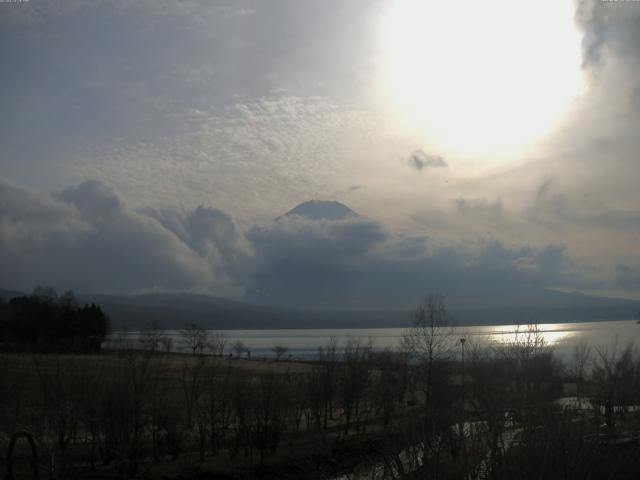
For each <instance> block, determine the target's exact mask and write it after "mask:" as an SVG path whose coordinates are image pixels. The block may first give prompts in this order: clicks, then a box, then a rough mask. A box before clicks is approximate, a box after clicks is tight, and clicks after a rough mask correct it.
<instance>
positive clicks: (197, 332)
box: [180, 323, 209, 355]
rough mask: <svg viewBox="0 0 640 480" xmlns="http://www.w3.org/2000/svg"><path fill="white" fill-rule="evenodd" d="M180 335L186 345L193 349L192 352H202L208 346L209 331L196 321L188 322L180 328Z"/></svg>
mask: <svg viewBox="0 0 640 480" xmlns="http://www.w3.org/2000/svg"><path fill="white" fill-rule="evenodd" d="M180 336H181V337H182V341H183V342H184V344H185V346H186V347H187V348H188V349H189V350H191V353H192V354H193V355H195V354H196V353H199V354H202V353H203V351H204V349H205V347H206V346H207V339H208V337H209V335H208V332H207V331H206V330H205V329H204V328H202V326H200V325H198V324H196V323H188V324H186V325H185V326H184V328H183V329H182V330H180Z"/></svg>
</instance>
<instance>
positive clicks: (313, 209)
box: [284, 200, 358, 220]
mask: <svg viewBox="0 0 640 480" xmlns="http://www.w3.org/2000/svg"><path fill="white" fill-rule="evenodd" d="M292 215H299V216H301V217H304V218H307V219H309V220H345V219H348V218H357V217H358V214H357V213H355V212H354V211H353V210H351V209H350V208H349V207H347V206H346V205H344V204H342V203H340V202H335V201H322V200H309V201H308V202H303V203H301V204H300V205H298V206H297V207H295V208H292V209H291V210H289V211H288V212H287V213H285V215H284V216H285V217H290V216H292Z"/></svg>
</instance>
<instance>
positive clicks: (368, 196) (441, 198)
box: [0, 0, 640, 307]
mask: <svg viewBox="0 0 640 480" xmlns="http://www.w3.org/2000/svg"><path fill="white" fill-rule="evenodd" d="M0 60H1V61H2V75H1V82H2V89H1V90H0V112H1V113H0V264H2V265H3V268H2V269H0V287H2V288H9V289H23V290H31V289H32V288H33V287H35V286H36V285H39V284H44V285H52V286H54V287H56V288H58V289H60V290H65V289H74V290H75V291H77V292H92V293H98V292H99V293H114V294H116V293H117V294H129V293H141V292H150V291H171V292H173V291H176V292H177V291H188V292H198V293H207V294H211V295H216V296H221V297H228V298H235V299H242V300H248V301H255V302H267V303H275V304H294V305H307V306H308V305H313V306H327V305H331V306H349V307H361V306H364V305H367V306H378V305H380V306H388V305H406V304H408V303H411V302H415V301H416V300H417V299H419V298H420V296H422V295H424V294H426V293H428V292H434V291H438V292H444V293H445V295H449V296H451V297H453V298H456V299H458V300H460V301H461V302H464V301H467V302H471V303H476V304H479V303H482V301H483V299H485V300H486V299H489V298H492V299H499V298H501V297H510V296H522V297H526V296H527V295H528V292H531V291H537V290H539V289H541V288H547V289H556V290H562V291H580V292H585V293H591V294H596V295H603V296H615V297H624V298H632V299H640V188H638V184H639V183H640V168H639V167H640V164H639V160H638V153H637V152H639V151H640V148H639V147H640V135H638V133H640V130H639V129H638V125H640V88H639V85H640V83H639V82H640V80H639V79H640V4H639V3H637V2H603V1H593V0H585V1H571V0H566V1H563V0H538V1H536V2H531V1H526V2H525V1H513V0H511V1H506V0H487V1H485V2H477V1H471V0H460V1H457V2H441V1H427V0H327V1H323V2H319V1H312V0H269V1H264V0H261V1H242V0H228V1H213V0H212V1H205V0H181V1H175V0H92V1H80V0H29V1H23V2H16V3H13V2H11V3H0ZM309 200H321V201H337V202H340V203H342V204H344V205H345V206H347V207H348V208H349V209H351V210H352V211H353V212H355V214H354V215H346V216H344V217H340V218H333V217H332V218H323V217H322V215H320V217H313V218H312V217H309V216H305V215H285V214H286V212H288V211H290V210H291V209H293V208H294V207H296V205H298V204H300V203H302V202H305V201H309ZM321 208H330V206H329V204H324V206H321ZM496 301H498V300H496Z"/></svg>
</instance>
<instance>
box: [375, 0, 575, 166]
mask: <svg viewBox="0 0 640 480" xmlns="http://www.w3.org/2000/svg"><path fill="white" fill-rule="evenodd" d="M390 2H391V3H390V5H389V8H388V9H387V10H386V11H385V12H384V14H383V16H382V24H381V27H382V37H381V38H382V64H381V68H380V73H381V78H380V80H381V82H382V83H381V85H382V88H383V91H384V95H385V97H386V98H387V101H388V104H390V105H391V107H392V109H393V111H394V113H395V114H396V118H398V119H399V121H400V122H402V124H403V125H404V127H406V128H409V129H411V130H412V131H414V132H415V133H417V134H419V135H420V137H421V138H424V139H425V142H426V143H427V144H428V145H431V146H432V147H434V148H437V149H439V150H440V151H442V152H446V153H449V154H458V155H461V156H468V157H477V156H487V155H491V156H496V155H497V156H500V155H509V154H513V153H514V152H518V151H522V150H523V149H524V148H526V147H527V146H528V145H531V144H532V143H533V142H534V141H535V140H538V139H540V138H541V137H542V136H543V135H544V134H545V133H548V132H549V131H550V130H551V129H552V128H553V127H554V126H555V125H556V124H557V122H558V121H559V120H560V118H561V116H562V114H563V113H564V112H565V110H566V109H567V106H568V104H569V102H570V101H571V100H572V99H573V98H575V97H576V96H578V95H580V94H581V93H582V91H583V89H584V84H583V78H582V71H581V61H582V56H581V41H582V35H581V33H580V32H579V31H578V30H577V29H576V27H575V25H574V14H575V8H574V6H573V1H572V0H526V1H525V0H484V1H478V0H455V1H448V0H390Z"/></svg>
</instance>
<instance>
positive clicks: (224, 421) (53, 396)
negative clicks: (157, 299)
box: [0, 297, 640, 479]
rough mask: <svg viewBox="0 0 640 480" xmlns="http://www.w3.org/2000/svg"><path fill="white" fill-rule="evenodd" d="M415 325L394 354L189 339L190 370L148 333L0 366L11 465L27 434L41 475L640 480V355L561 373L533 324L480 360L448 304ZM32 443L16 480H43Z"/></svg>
mask: <svg viewBox="0 0 640 480" xmlns="http://www.w3.org/2000/svg"><path fill="white" fill-rule="evenodd" d="M414 321H415V326H414V328H412V329H411V330H409V331H407V335H406V337H405V341H404V343H403V345H402V348H401V349H400V350H399V351H395V352H391V351H383V352H379V351H375V350H374V349H373V348H372V346H371V345H369V344H365V343H362V342H358V341H356V340H354V341H351V342H348V343H347V344H346V345H342V346H338V345H337V344H335V343H330V344H328V345H326V346H324V347H322V348H320V349H319V351H318V356H317V359H316V360H315V361H313V362H304V363H303V362H295V361H291V360H289V361H286V360H283V358H285V357H284V356H283V355H280V356H278V357H277V359H273V360H248V359H246V358H239V356H238V355H236V356H222V355H210V354H204V353H203V352H204V349H202V348H199V345H200V344H201V343H202V341H203V338H202V337H203V334H202V333H201V332H196V331H194V330H192V331H190V332H188V331H186V332H185V335H184V338H183V340H184V341H185V342H187V343H189V342H190V343H189V344H188V345H185V346H186V347H187V349H188V351H189V352H190V354H188V355H186V354H185V355H180V354H172V353H166V352H165V351H164V350H163V349H156V348H149V346H150V345H151V346H152V347H153V345H156V342H155V340H153V335H151V334H149V335H147V336H146V337H145V339H143V341H142V342H141V343H140V345H139V347H144V348H138V349H132V348H129V349H126V350H121V351H117V352H116V351H114V352H108V353H100V354H80V353H72V354H62V353H41V352H36V353H19V354H15V353H5V354H2V355H0V448H1V449H2V453H3V454H2V455H0V459H1V460H0V461H1V462H3V465H1V467H2V469H3V470H5V469H6V467H7V465H6V464H4V462H6V461H7V460H6V459H5V456H4V452H6V450H7V448H8V443H9V441H10V438H11V435H12V434H13V433H14V432H16V431H20V430H27V431H28V432H29V436H30V437H31V438H33V439H34V440H35V442H36V448H37V453H38V466H37V469H38V471H39V473H40V478H50V477H53V478H60V479H73V478H88V479H107V478H165V479H215V478H218V479H232V478H272V479H276V478H292V479H293V478H301V479H331V478H336V479H337V478H340V479H356V478H369V479H383V478H389V479H413V478H415V479H425V478H427V479H449V478H453V479H485V478H486V479H529V478H531V479H533V478H535V479H541V478H544V479H556V478H557V479H560V478H562V479H601V478H607V479H608V478H640V476H639V474H640V443H639V438H638V431H639V430H640V410H639V409H638V408H637V407H636V405H640V398H639V397H640V355H639V354H638V352H637V350H636V349H635V347H633V346H627V347H625V348H612V349H611V350H609V351H607V352H605V351H592V350H591V349H590V348H589V347H588V346H587V345H581V346H580V347H579V348H577V349H576V351H575V354H574V358H573V360H572V361H571V362H570V363H567V364H564V365H563V364H561V363H560V362H559V361H558V360H557V359H556V358H555V357H554V354H553V350H552V349H550V348H549V347H548V346H546V345H545V343H544V340H543V338H542V336H541V334H540V332H539V331H538V330H537V329H536V327H535V326H530V327H523V328H522V330H520V331H519V332H517V334H516V335H515V337H514V341H513V342H512V343H510V344H508V345H500V346H496V347H495V348H489V349H479V348H476V347H474V346H473V345H472V343H471V341H470V340H468V341H466V342H464V341H461V339H460V338H458V337H457V336H456V333H455V330H454V329H451V328H447V327H446V326H445V323H446V312H445V310H444V304H443V303H442V300H441V299H440V298H438V297H430V298H428V299H427V300H426V301H425V303H424V304H423V305H421V306H420V307H419V308H418V310H417V311H416V314H415V317H414ZM196 339H197V340H198V342H197V343H196ZM149 342H151V344H150V343H149ZM217 342H218V347H217V348H218V353H222V352H224V351H225V349H224V345H222V346H220V344H219V342H223V340H222V339H220V338H218V339H217ZM234 348H235V347H234ZM238 353H240V348H239V347H238ZM567 392H569V393H567ZM569 394H570V395H571V396H572V398H571V399H566V398H565V399H564V401H562V402H560V401H558V398H560V397H566V396H567V395H569ZM27 446H28V444H27V442H26V440H25V439H24V438H21V439H20V440H19V441H18V443H17V444H16V448H15V450H14V454H13V457H12V458H13V468H14V472H17V473H22V474H23V475H24V477H16V478H31V476H30V475H31V473H30V468H31V467H30V465H29V462H30V461H31V454H30V452H29V451H28V449H27Z"/></svg>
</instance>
